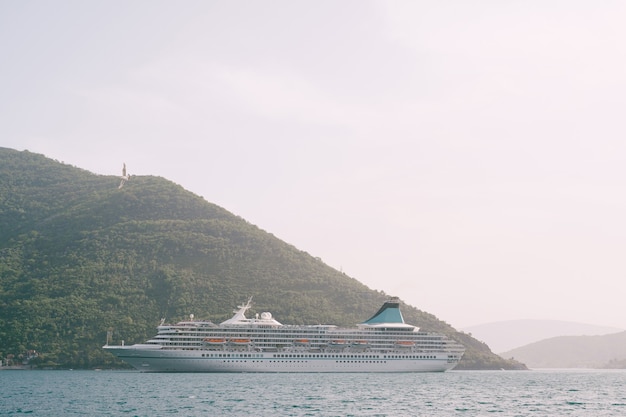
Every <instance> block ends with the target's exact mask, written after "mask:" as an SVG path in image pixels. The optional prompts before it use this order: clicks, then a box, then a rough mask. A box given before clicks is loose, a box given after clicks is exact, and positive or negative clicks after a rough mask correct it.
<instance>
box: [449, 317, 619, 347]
mask: <svg viewBox="0 0 626 417" xmlns="http://www.w3.org/2000/svg"><path fill="white" fill-rule="evenodd" d="M461 330H462V331H464V332H466V333H468V334H471V335H472V336H473V337H474V338H476V339H478V340H481V341H483V342H485V343H486V344H488V345H489V347H490V348H491V350H492V351H493V352H496V353H499V352H506V351H509V350H511V349H515V348H518V347H521V346H525V345H528V344H530V343H533V342H538V341H540V340H544V339H549V338H552V337H557V336H594V335H604V334H609V333H617V332H620V331H623V330H624V329H619V328H615V327H609V326H596V325H593V324H586V323H576V322H570V321H560V320H530V319H528V320H507V321H499V322H493V323H485V324H480V325H476V326H470V327H465V328H463V329H461Z"/></svg>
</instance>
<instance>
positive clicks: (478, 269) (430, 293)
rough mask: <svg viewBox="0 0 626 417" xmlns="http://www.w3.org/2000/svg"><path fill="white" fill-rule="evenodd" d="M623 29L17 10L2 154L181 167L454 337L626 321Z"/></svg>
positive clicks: (217, 198)
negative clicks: (549, 324) (485, 327)
mask: <svg viewBox="0 0 626 417" xmlns="http://www.w3.org/2000/svg"><path fill="white" fill-rule="evenodd" d="M625 21H626V2H623V1H572V0H566V1H506V0H499V1H495V0H493V1H472V2H467V1H461V0H459V1H429V2H425V1H407V2H403V1H389V2H384V1H380V2H379V1H361V0H358V1H341V0H338V1H335V0H333V1H320V0H315V1H292V0H289V1H274V0H272V1H269V0H267V1H209V0H201V1H190V0H186V1H155V0H146V1H138V0H133V1H126V0H124V1H116V0H106V1H95V0H94V1H83V0H75V1H65V0H57V1H47V0H42V1H28V0H0V146H4V147H10V148H15V149H18V150H23V149H28V150H29V151H31V152H36V153H41V154H44V155H46V156H48V157H51V158H53V159H57V160H59V161H62V162H65V163H68V164H71V165H75V166H77V167H80V168H84V169H87V170H89V171H92V172H95V173H98V174H106V175H117V174H119V173H120V171H121V165H122V162H126V164H127V165H128V170H129V172H130V173H131V174H137V175H157V176H162V177H165V178H168V179H170V180H172V181H174V182H176V183H178V184H180V185H182V186H183V187H185V188H186V189H188V190H190V191H192V192H194V193H197V194H199V195H201V196H203V197H204V198H206V200H208V201H209V202H212V203H215V204H218V205H220V206H222V207H224V208H226V209H227V210H229V211H231V212H233V213H235V214H237V215H239V216H241V217H243V218H245V219H246V220H248V221H249V222H251V223H253V224H255V225H257V226H259V227H260V228H262V229H264V230H266V231H268V232H271V233H273V234H274V235H275V236H277V237H278V238H280V239H282V240H284V241H286V242H288V243H290V244H293V245H294V246H296V247H298V248H299V249H302V250H305V251H307V252H308V253H310V254H311V255H313V256H316V257H320V258H322V260H324V261H325V262H326V263H328V264H329V265H331V266H332V267H335V268H337V269H341V270H343V271H344V272H345V273H346V274H348V275H350V276H352V277H354V278H356V279H358V280H359V281H361V282H363V283H365V284H366V285H368V286H369V287H371V288H374V289H379V290H383V291H385V292H386V293H388V294H391V295H398V296H400V297H401V298H402V299H404V300H406V301H407V302H409V303H410V304H412V305H414V306H416V307H418V308H420V309H422V310H425V311H428V312H430V313H432V314H435V315H436V316H438V317H439V318H440V319H442V320H445V321H447V322H448V323H450V324H452V325H453V326H454V327H457V328H462V327H465V326H469V325H474V324H480V323H485V322H491V321H500V320H509V319H523V318H532V319H556V320H569V321H581V322H586V323H591V324H601V325H607V326H615V327H620V328H624V329H626V308H625V307H624V306H625V301H624V300H625V294H626V283H625V278H626V164H625V162H626V117H625V111H626V25H625V24H624V22H625ZM115 186H116V184H115V183H112V187H115ZM128 186H132V182H131V183H129V184H128ZM241 296H242V299H244V298H245V297H247V296H249V294H242V295H241ZM374 308H375V307H374Z"/></svg>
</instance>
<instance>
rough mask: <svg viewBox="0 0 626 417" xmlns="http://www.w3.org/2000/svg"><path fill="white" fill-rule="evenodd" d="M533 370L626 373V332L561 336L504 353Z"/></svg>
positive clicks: (504, 355) (503, 354)
mask: <svg viewBox="0 0 626 417" xmlns="http://www.w3.org/2000/svg"><path fill="white" fill-rule="evenodd" d="M501 356H502V357H505V358H511V357H513V358H515V359H517V360H520V361H522V362H524V363H525V364H526V365H528V366H529V367H531V368H613V369H626V331H624V332H619V333H613V334H607V335H602V336H560V337H553V338H550V339H546V340H542V341H539V342H536V343H531V344H529V345H526V346H522V347H519V348H517V349H512V350H510V351H507V352H503V353H501Z"/></svg>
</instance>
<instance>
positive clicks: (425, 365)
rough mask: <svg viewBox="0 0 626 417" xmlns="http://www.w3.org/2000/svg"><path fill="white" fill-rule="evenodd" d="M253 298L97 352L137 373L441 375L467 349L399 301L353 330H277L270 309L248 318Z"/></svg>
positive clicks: (389, 303) (317, 327)
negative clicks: (424, 327)
mask: <svg viewBox="0 0 626 417" xmlns="http://www.w3.org/2000/svg"><path fill="white" fill-rule="evenodd" d="M251 301H252V300H251V299H249V300H248V302H247V303H245V304H243V305H240V306H239V307H238V309H237V310H235V311H234V313H235V314H234V316H233V317H232V318H230V319H228V320H226V321H224V322H222V323H220V324H219V325H217V324H214V323H212V322H210V321H198V320H194V318H193V315H190V319H189V320H187V321H181V322H179V323H176V324H164V323H163V322H162V323H161V324H160V325H159V326H158V328H157V329H158V332H157V335H156V336H154V337H153V338H152V339H150V340H148V341H147V342H145V343H142V344H135V345H126V346H124V344H123V343H122V345H121V346H112V345H109V344H108V342H107V344H106V345H105V346H104V347H103V348H104V349H106V350H107V351H109V352H111V353H112V354H114V355H115V356H117V357H118V358H120V359H122V360H123V361H125V362H127V363H129V364H130V365H132V366H133V367H135V368H136V369H138V370H140V371H142V372H444V371H447V370H449V369H452V368H453V367H454V366H455V365H456V364H457V363H458V362H459V360H460V359H461V356H463V353H464V351H465V348H464V347H463V345H461V344H459V343H457V342H455V341H453V340H452V339H450V338H448V337H446V336H444V335H441V334H435V333H427V332H421V331H420V330H419V329H418V328H417V327H415V326H412V325H410V324H407V323H405V322H404V318H403V317H402V313H401V311H400V302H399V300H398V299H397V298H394V299H391V300H389V301H387V302H385V303H384V304H383V306H382V307H381V308H380V309H379V310H378V312H376V314H374V315H373V316H372V317H371V318H370V319H369V320H367V321H365V322H363V323H360V324H358V325H357V326H356V327H354V328H341V327H338V326H334V325H283V324H281V323H280V322H278V321H277V320H276V319H275V318H274V317H272V314H271V313H269V312H265V313H261V314H260V315H259V314H256V315H255V317H254V318H247V317H246V312H247V311H248V310H249V309H250V308H251Z"/></svg>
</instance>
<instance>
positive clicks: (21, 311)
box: [0, 148, 523, 369]
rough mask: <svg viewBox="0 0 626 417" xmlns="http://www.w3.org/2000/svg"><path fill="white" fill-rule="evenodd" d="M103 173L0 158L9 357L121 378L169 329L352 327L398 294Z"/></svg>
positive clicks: (481, 358)
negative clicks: (264, 316) (253, 322)
mask: <svg viewBox="0 0 626 417" xmlns="http://www.w3.org/2000/svg"><path fill="white" fill-rule="evenodd" d="M117 186H118V179H117V177H113V176H102V175H95V174H92V173H90V172H87V171H85V170H82V169H79V168H76V167H72V166H68V165H65V164H62V163H59V162H56V161H53V160H50V159H48V158H45V157H44V156H42V155H38V154H34V153H31V152H28V151H23V152H18V151H15V150H11V149H6V148H0V357H6V356H8V355H11V354H12V355H15V356H16V357H17V356H18V355H20V354H23V353H24V352H26V351H27V350H36V351H37V352H39V353H40V356H39V357H38V358H37V359H36V360H35V363H36V364H37V362H38V364H39V365H43V366H65V367H74V368H89V367H95V366H120V363H119V362H116V360H115V359H114V358H113V356H112V355H110V354H108V353H106V352H104V351H103V350H102V349H101V346H102V345H103V344H104V342H105V338H106V333H107V329H109V328H112V329H113V338H114V342H116V343H119V342H120V341H121V340H125V342H126V343H135V342H142V341H144V340H145V339H146V338H148V337H149V336H152V335H153V334H154V332H155V326H156V325H157V324H158V322H159V320H160V319H161V318H163V317H164V318H167V319H168V321H175V320H178V319H182V318H184V317H186V316H187V315H188V314H190V313H193V314H195V316H196V317H197V318H206V319H210V320H213V321H216V322H219V321H220V320H223V319H225V318H227V317H229V316H230V315H231V311H232V309H233V307H235V306H236V305H237V304H238V303H240V302H242V301H244V300H245V299H247V298H248V297H249V296H254V301H255V305H256V306H258V307H259V309H260V310H262V311H271V312H272V313H273V314H274V316H275V317H276V318H277V319H278V320H279V321H281V322H283V323H332V324H340V325H353V324H355V323H358V322H360V321H363V320H365V319H367V318H368V317H369V316H371V314H373V313H374V312H375V311H376V309H377V308H378V307H379V306H380V304H381V303H382V302H383V301H384V300H385V299H386V298H387V295H386V294H384V293H382V292H378V291H374V290H371V289H369V288H367V287H366V286H364V285H363V284H361V283H359V282H358V281H357V280H355V279H353V278H350V277H348V276H347V275H345V274H343V273H341V272H339V271H336V270H334V269H332V268H330V267H329V266H327V265H325V264H324V263H323V262H321V261H320V260H319V259H316V258H314V257H313V256H311V255H309V254H308V253H306V252H303V251H300V250H298V249H297V248H295V247H293V246H291V245H289V244H286V243H285V242H283V241H281V240H279V239H277V238H276V237H274V236H273V235H271V234H270V233H267V232H265V231H263V230H260V229H259V228H257V227H256V226H254V225H252V224H250V223H248V222H246V221H245V220H244V219H242V218H240V217H237V216H235V215H233V214H231V213H229V212H228V211H226V210H224V209H223V208H220V207H218V206H216V205H214V204H211V203H209V202H207V201H205V200H204V199H202V198H201V197H199V196H196V195H194V194H192V193H190V192H188V191H186V190H184V189H183V188H182V187H180V186H178V185H175V184H173V183H172V182H170V181H168V180H166V179H163V178H159V177H153V176H136V177H132V179H131V180H130V181H129V182H128V183H127V184H126V185H125V186H124V187H123V188H122V189H118V188H117ZM403 312H404V316H405V319H406V321H407V322H409V323H412V324H416V325H418V326H420V327H422V328H423V329H425V330H433V331H439V332H444V333H447V334H449V335H451V336H452V337H454V338H455V339H457V340H459V341H460V342H461V343H463V344H464V345H465V346H466V347H467V349H468V351H467V353H466V355H465V357H464V359H463V362H462V363H461V364H460V366H459V368H485V369H486V368H509V369H510V368H519V367H523V366H521V365H520V364H519V363H517V362H514V361H505V360H503V359H501V358H500V357H498V356H496V355H494V354H492V353H491V352H490V351H489V348H488V347H487V346H486V345H484V344H483V343H481V342H478V341H476V340H475V339H472V338H471V337H470V336H468V335H466V334H463V333H458V332H456V331H455V330H454V329H453V328H452V327H450V326H449V325H448V324H446V323H444V322H442V321H440V320H438V319H437V318H436V317H434V316H433V315H431V314H428V313H425V312H422V311H420V310H417V309H416V308H414V307H410V306H406V305H405V306H404V307H403Z"/></svg>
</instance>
